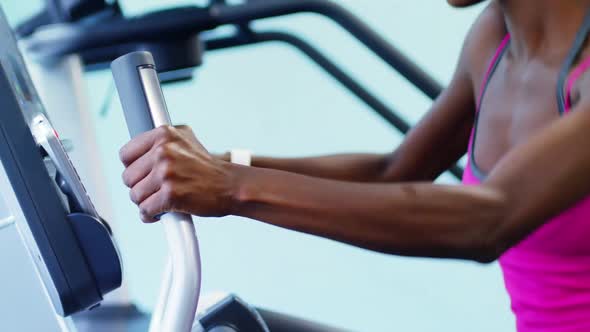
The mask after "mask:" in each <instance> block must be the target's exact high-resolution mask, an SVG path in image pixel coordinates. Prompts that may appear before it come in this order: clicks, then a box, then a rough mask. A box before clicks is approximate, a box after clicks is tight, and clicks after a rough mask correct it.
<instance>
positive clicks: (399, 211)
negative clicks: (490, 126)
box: [232, 166, 503, 261]
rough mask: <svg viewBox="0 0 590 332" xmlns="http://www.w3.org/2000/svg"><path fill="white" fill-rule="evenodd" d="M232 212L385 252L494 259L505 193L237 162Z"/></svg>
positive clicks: (479, 188) (234, 171)
mask: <svg viewBox="0 0 590 332" xmlns="http://www.w3.org/2000/svg"><path fill="white" fill-rule="evenodd" d="M232 168H233V170H232V172H233V173H234V174H235V177H236V183H238V185H237V188H238V189H237V191H236V193H235V196H236V198H235V201H236V204H235V209H234V211H233V213H234V214H236V215H240V216H244V217H248V218H252V219H257V220H262V221H264V222H267V223H270V224H274V225H277V226H280V227H285V228H289V229H292V230H297V231H301V232H305V233H309V234H314V235H319V236H322V237H327V238H331V239H333V240H337V241H341V242H345V243H349V244H352V245H356V246H359V247H363V248H367V249H371V250H376V251H380V252H384V253H390V254H398V255H406V256H426V257H444V258H461V259H472V260H477V261H490V260H493V259H495V258H496V257H495V256H496V248H495V247H494V243H493V241H492V242H490V239H493V237H491V236H490V230H491V228H493V226H494V225H495V224H494V223H495V222H496V220H498V219H499V218H500V216H499V211H503V210H502V205H503V200H502V197H500V196H499V195H497V194H496V193H495V192H493V191H491V190H486V189H483V188H481V187H460V186H440V185H432V184H428V183H413V184H363V183H347V182H340V181H333V180H324V179H318V178H312V177H307V176H301V175H297V174H291V173H286V172H281V171H275V170H267V169H256V168H248V167H240V166H232Z"/></svg>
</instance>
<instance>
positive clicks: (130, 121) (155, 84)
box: [111, 52, 171, 138]
mask: <svg viewBox="0 0 590 332" xmlns="http://www.w3.org/2000/svg"><path fill="white" fill-rule="evenodd" d="M111 69H112V72H113V77H114V79H115V85H116V87H117V91H118V92H119V99H120V100H121V105H122V106H123V113H124V114H125V120H126V121H127V127H128V128H129V134H130V135H131V138H133V137H135V136H137V135H139V134H141V133H143V132H146V131H149V130H152V129H154V128H156V127H159V126H162V125H170V124H171V121H170V116H169V115H168V109H167V108H166V102H165V101H164V96H163V95H162V89H161V87H160V81H159V79H158V75H157V72H156V66H155V63H154V58H153V57H152V55H151V54H150V53H149V52H133V53H129V54H127V55H124V56H122V57H119V58H118V59H116V60H115V61H113V63H112V64H111Z"/></svg>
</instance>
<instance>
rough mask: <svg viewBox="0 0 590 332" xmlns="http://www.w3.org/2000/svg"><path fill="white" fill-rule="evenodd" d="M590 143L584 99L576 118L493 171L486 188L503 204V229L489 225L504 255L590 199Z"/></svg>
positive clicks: (589, 108)
mask: <svg viewBox="0 0 590 332" xmlns="http://www.w3.org/2000/svg"><path fill="white" fill-rule="evenodd" d="M588 88H589V90H588V91H590V86H588ZM589 141H590V97H586V98H585V99H583V100H581V101H580V102H579V104H578V105H577V106H576V107H575V108H574V109H573V110H572V113H570V114H567V115H565V116H564V117H563V118H561V119H559V120H557V121H556V122H555V123H552V124H551V125H549V126H548V127H547V128H546V129H544V130H542V131H541V132H539V133H538V134H536V135H534V136H533V137H532V138H531V139H529V140H528V141H527V142H526V143H524V144H522V145H519V146H517V147H516V148H514V149H513V150H511V151H510V152H509V153H508V154H507V155H506V156H505V157H504V158H502V160H500V162H499V163H498V164H497V166H496V167H494V169H493V171H492V172H491V173H490V176H489V177H488V179H487V180H486V181H485V182H484V184H483V186H484V187H486V188H489V189H492V190H494V191H496V192H497V193H498V194H500V195H501V196H502V200H503V201H504V204H503V210H504V212H503V214H504V215H503V218H501V219H502V220H501V223H500V225H489V227H490V234H491V235H492V234H493V236H492V238H494V239H495V240H494V241H496V242H497V245H498V246H500V250H501V249H502V248H504V249H506V248H509V247H510V246H512V245H514V244H516V243H518V242H519V241H520V240H522V239H523V238H524V237H525V236H526V235H528V234H529V233H531V232H532V231H534V230H535V229H537V228H538V227H540V226H541V225H542V224H543V223H545V222H546V221H548V220H550V219H551V218H552V217H554V216H556V215H558V214H559V213H561V212H563V211H565V210H566V209H568V208H570V207H571V206H573V205H574V204H575V203H577V202H579V201H580V200H581V199H583V198H584V197H586V196H587V195H589V194H590V149H588V147H587V145H586V144H587V143H588V142H589ZM589 217H590V216H589Z"/></svg>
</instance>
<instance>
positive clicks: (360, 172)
mask: <svg viewBox="0 0 590 332" xmlns="http://www.w3.org/2000/svg"><path fill="white" fill-rule="evenodd" d="M391 159H392V157H391V156H390V155H384V154H340V155H328V156H319V157H307V158H271V157H262V156H253V158H252V166H254V167H259V168H268V169H275V170H281V171H286V172H291V173H297V174H302V175H308V176H313V177H318V178H324V179H333V180H340V181H353V182H382V181H385V176H386V172H387V169H388V166H389V164H390V162H391Z"/></svg>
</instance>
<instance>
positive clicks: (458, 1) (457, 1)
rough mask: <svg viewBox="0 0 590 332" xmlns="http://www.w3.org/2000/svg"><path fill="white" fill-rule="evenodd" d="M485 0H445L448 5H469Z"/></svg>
mask: <svg viewBox="0 0 590 332" xmlns="http://www.w3.org/2000/svg"><path fill="white" fill-rule="evenodd" d="M484 1H485V0H447V2H448V3H449V5H451V6H453V7H469V6H472V5H475V4H478V3H480V2H484Z"/></svg>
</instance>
